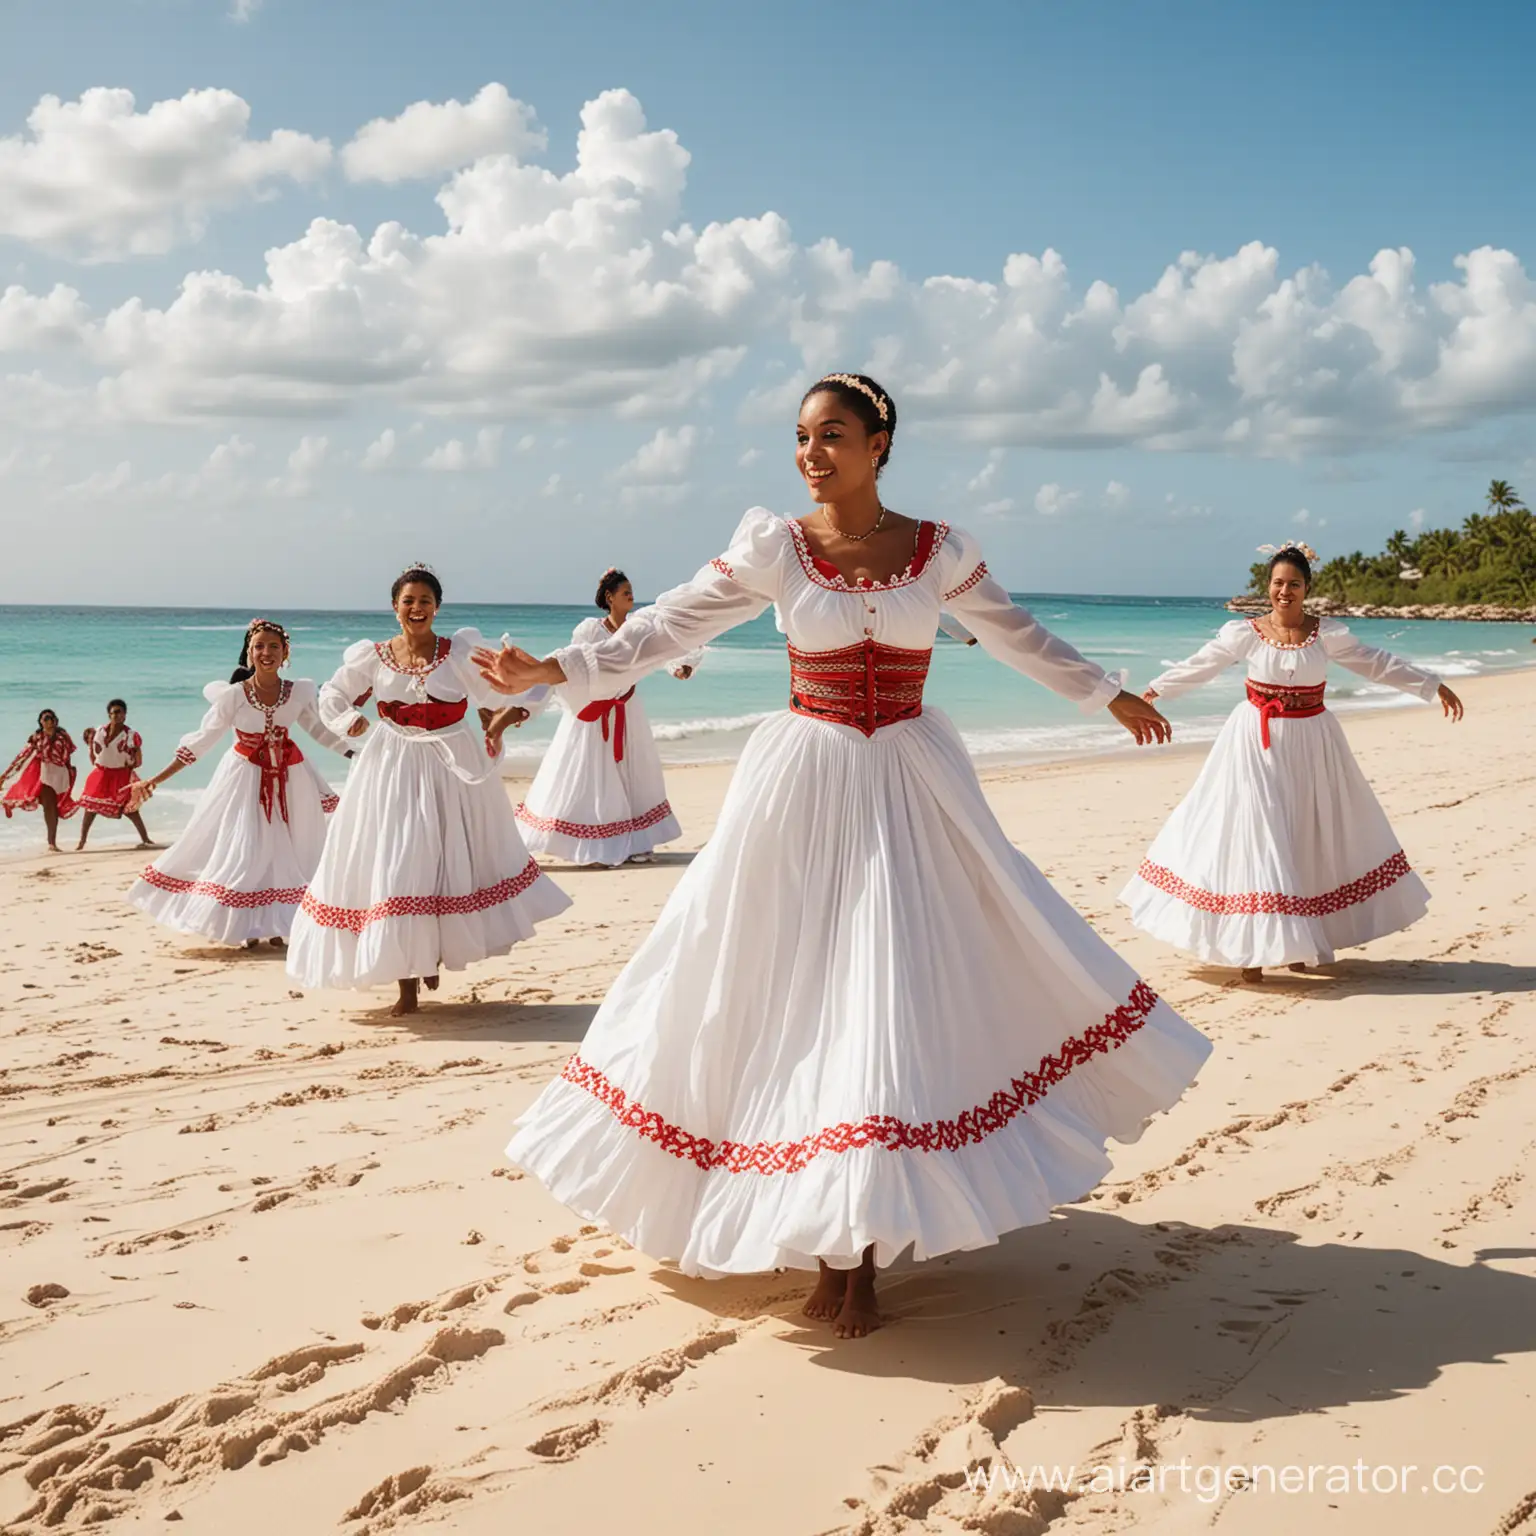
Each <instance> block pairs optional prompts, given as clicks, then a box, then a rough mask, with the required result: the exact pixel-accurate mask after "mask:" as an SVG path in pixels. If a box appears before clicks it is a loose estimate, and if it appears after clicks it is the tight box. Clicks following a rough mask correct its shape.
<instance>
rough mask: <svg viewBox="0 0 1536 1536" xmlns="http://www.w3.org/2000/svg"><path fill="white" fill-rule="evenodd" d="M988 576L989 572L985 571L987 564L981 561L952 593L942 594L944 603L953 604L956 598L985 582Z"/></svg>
mask: <svg viewBox="0 0 1536 1536" xmlns="http://www.w3.org/2000/svg"><path fill="white" fill-rule="evenodd" d="M990 574H991V572H990V571H988V570H987V562H986V561H985V560H983V561H981V562H980V563H979V564H978V565H977V567H976V569H975V570H974V571H972V572H971V574H970V575H969V576H967V577H966V578H965V580H964V581H962V582H961V583H960V585H959V586H958V587H956V588H955V589H954V590H953V591H952V592H946V593H945V594H944V601H945V602H946V603H950V602H953V601H954V600H955V599H956V598H957V597H961V596H963V595H964V594H965V593H967V592H969V591H970V590H971V588H972V587H974V586H975V585H976V584H977V583H978V582H982V581H985V580H986V579H987V577H988V576H989V575H990Z"/></svg>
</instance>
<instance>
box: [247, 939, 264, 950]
mask: <svg viewBox="0 0 1536 1536" xmlns="http://www.w3.org/2000/svg"><path fill="white" fill-rule="evenodd" d="M260 943H261V940H260V939H247V940H246V941H245V947H246V948H247V949H255V948H256V946H257V945H258V944H260Z"/></svg>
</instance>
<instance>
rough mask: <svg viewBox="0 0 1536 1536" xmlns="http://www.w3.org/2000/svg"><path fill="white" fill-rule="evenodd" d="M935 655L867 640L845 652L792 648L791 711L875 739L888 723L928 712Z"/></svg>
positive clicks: (846, 649) (844, 649) (930, 651)
mask: <svg viewBox="0 0 1536 1536" xmlns="http://www.w3.org/2000/svg"><path fill="white" fill-rule="evenodd" d="M932 657H933V651H932V650H931V649H930V650H926V651H903V650H899V649H898V648H897V647H896V646H894V645H877V644H876V643H875V642H874V641H873V640H865V641H864V642H863V643H862V644H860V645H849V646H845V647H844V648H843V649H842V650H840V651H797V650H796V649H795V648H794V646H790V647H789V707H790V709H792V710H793V711H794V712H795V713H796V714H797V715H810V716H811V717H812V718H813V719H816V720H832V721H835V722H836V723H837V724H839V725H851V726H853V727H854V729H855V730H860V731H863V733H864V734H865V735H866V736H873V735H874V734H875V732H876V731H878V730H879V729H880V727H881V726H882V725H894V724H895V723H896V722H897V721H898V720H914V719H916V718H917V716H918V715H920V714H922V712H923V683H924V682H925V681H926V679H927V677H928V663H929V661H930V660H931V659H932Z"/></svg>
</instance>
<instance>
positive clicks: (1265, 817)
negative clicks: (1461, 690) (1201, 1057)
mask: <svg viewBox="0 0 1536 1536" xmlns="http://www.w3.org/2000/svg"><path fill="white" fill-rule="evenodd" d="M1260 553H1261V554H1268V555H1269V556H1270V561H1269V601H1270V611H1269V613H1267V614H1266V615H1265V616H1264V617H1263V618H1255V619H1234V620H1232V622H1231V623H1228V624H1224V625H1223V626H1222V628H1221V631H1220V633H1218V634H1217V636H1216V638H1215V639H1214V640H1212V641H1211V642H1210V644H1208V645H1206V646H1204V647H1202V648H1201V649H1200V650H1199V651H1197V652H1196V653H1195V654H1194V655H1193V656H1191V657H1190V658H1189V660H1188V661H1185V662H1181V663H1180V664H1179V665H1178V666H1176V667H1170V668H1169V669H1168V670H1167V671H1166V672H1164V673H1163V674H1162V676H1161V677H1158V678H1156V679H1154V680H1153V683H1152V685H1151V687H1150V688H1148V689H1147V692H1146V695H1145V697H1146V698H1147V699H1148V700H1149V701H1150V700H1152V699H1157V698H1164V699H1166V698H1177V697H1178V695H1179V694H1181V693H1186V692H1188V691H1189V690H1190V689H1191V688H1194V687H1197V686H1198V685H1199V684H1201V683H1204V682H1209V681H1210V679H1212V678H1213V677H1215V676H1217V675H1218V674H1219V673H1221V672H1223V671H1225V670H1226V668H1228V667H1230V666H1234V665H1236V664H1238V663H1243V664H1244V665H1246V667H1247V671H1248V698H1247V701H1246V702H1244V703H1241V704H1239V705H1238V706H1237V708H1236V709H1235V710H1233V711H1232V714H1231V715H1230V716H1229V717H1228V719H1227V723H1226V724H1225V725H1224V726H1223V727H1222V730H1221V734H1220V735H1219V736H1218V737H1217V738H1216V742H1215V745H1214V746H1213V747H1212V748H1211V752H1210V756H1209V757H1207V758H1206V760H1205V766H1204V767H1203V768H1202V769H1201V770H1200V776H1199V778H1197V779H1196V780H1195V783H1194V787H1193V788H1192V789H1191V790H1190V791H1189V793H1188V794H1187V795H1186V796H1185V797H1184V800H1183V802H1182V803H1181V804H1180V805H1179V806H1178V808H1177V809H1176V810H1175V811H1174V813H1173V815H1172V816H1170V817H1169V818H1168V822H1167V824H1166V825H1165V826H1164V827H1163V830H1162V831H1161V832H1159V833H1158V835H1157V839H1156V841H1155V842H1154V843H1153V844H1152V846H1151V848H1150V849H1149V850H1148V851H1147V856H1146V859H1145V860H1144V861H1143V863H1142V865H1141V868H1140V869H1139V870H1138V871H1137V873H1136V874H1135V875H1134V876H1133V877H1132V879H1131V881H1130V883H1129V884H1128V885H1127V886H1126V887H1125V889H1124V890H1123V891H1122V892H1121V893H1120V899H1121V901H1123V902H1125V904H1126V905H1127V906H1129V907H1130V909H1131V920H1132V921H1133V922H1134V923H1135V924H1136V926H1137V927H1138V928H1144V929H1145V930H1146V931H1147V932H1148V933H1150V934H1152V935H1153V936H1154V937H1156V938H1159V939H1162V940H1163V941H1164V943H1167V944H1171V945H1173V946H1174V948H1176V949H1181V950H1184V951H1185V952H1186V953H1188V954H1192V955H1194V956H1196V957H1197V958H1198V959H1201V960H1204V961H1207V962H1209V963H1211V964H1213V965H1229V966H1235V967H1237V968H1239V969H1241V971H1242V973H1243V979H1244V980H1245V981H1262V980H1263V974H1264V973H1263V967H1264V966H1266V965H1269V966H1278V965H1288V966H1290V968H1291V969H1292V970H1293V971H1301V970H1305V969H1306V967H1307V966H1308V965H1310V964H1326V963H1327V962H1329V961H1330V960H1332V959H1333V957H1334V952H1335V951H1336V950H1339V949H1344V948H1346V947H1349V946H1352V945H1356V944H1365V943H1368V942H1369V941H1370V940H1371V939H1378V938H1380V937H1381V936H1382V935H1383V934H1387V933H1395V932H1396V931H1397V930H1398V929H1399V928H1406V927H1407V926H1408V925H1409V924H1410V923H1413V922H1417V921H1418V919H1419V918H1420V917H1422V916H1423V915H1424V912H1425V909H1426V907H1427V905H1428V902H1429V892H1428V891H1427V890H1426V889H1425V888H1424V882H1423V881H1422V880H1420V879H1419V877H1418V875H1416V874H1415V873H1414V872H1413V870H1411V869H1410V868H1409V867H1408V859H1407V857H1406V855H1405V854H1404V853H1403V850H1402V847H1401V845H1400V844H1399V843H1398V840H1397V837H1396V835H1395V834H1394V833H1393V831H1392V828H1391V825H1390V824H1389V823H1388V821H1387V818H1386V813H1385V812H1384V811H1383V810H1382V808H1381V806H1380V804H1379V803H1378V802H1377V799H1376V796H1375V795H1373V794H1372V793H1371V787H1370V785H1369V784H1367V783H1366V781H1365V775H1364V774H1362V773H1361V772H1360V768H1359V765H1358V764H1357V763H1356V762H1355V758H1354V754H1353V753H1352V752H1351V751H1350V750H1349V742H1348V741H1347V739H1346V738H1345V735H1344V731H1343V728H1342V727H1341V726H1340V725H1339V722H1338V720H1337V719H1336V718H1335V717H1334V716H1333V715H1332V714H1330V713H1329V712H1328V710H1327V708H1326V706H1325V705H1324V703H1323V694H1324V691H1325V689H1326V687H1327V682H1326V678H1327V673H1328V663H1329V662H1330V661H1336V662H1338V664H1339V665H1340V666H1341V667H1347V668H1348V669H1349V670H1350V671H1351V672H1357V673H1359V675H1360V676H1361V677H1365V678H1369V679H1370V681H1371V682H1373V683H1385V684H1386V685H1387V686H1388V687H1390V688H1398V689H1401V690H1402V691H1403V692H1404V693H1411V694H1415V695H1416V696H1417V697H1419V698H1421V699H1424V700H1425V701H1426V702H1433V701H1434V700H1435V699H1437V698H1438V699H1439V701H1440V704H1441V707H1442V708H1443V709H1444V711H1445V713H1446V715H1447V716H1448V717H1449V718H1450V719H1452V720H1459V719H1461V715H1462V706H1461V700H1460V699H1458V698H1457V697H1456V695H1455V694H1454V693H1452V692H1451V690H1450V689H1449V688H1447V687H1446V686H1445V684H1444V683H1442V682H1441V681H1440V679H1439V678H1437V677H1435V676H1433V675H1432V674H1431V673H1429V672H1425V671H1424V670H1423V669H1422V668H1419V667H1415V666H1413V665H1411V664H1410V663H1409V662H1406V661H1404V660H1402V658H1401V657H1398V656H1393V655H1391V654H1390V653H1389V652H1387V651H1379V650H1376V649H1374V648H1373V647H1371V646H1368V645H1365V644H1363V643H1362V642H1361V641H1359V640H1357V639H1356V638H1355V637H1354V636H1353V635H1352V634H1350V632H1349V627H1348V625H1346V624H1343V623H1341V622H1340V621H1339V620H1338V619H1318V618H1310V617H1308V615H1307V613H1306V611H1305V609H1304V608H1303V606H1302V600H1303V599H1304V598H1305V596H1306V594H1307V589H1308V587H1309V586H1310V585H1311V583H1312V565H1311V562H1312V561H1314V560H1315V559H1316V558H1317V556H1316V555H1315V554H1314V553H1313V552H1312V550H1311V549H1309V548H1308V547H1307V546H1306V545H1305V544H1286V545H1283V546H1281V547H1280V548H1278V549H1277V548H1276V547H1275V546H1274V545H1266V546H1265V547H1264V548H1263V549H1262V550H1261V551H1260Z"/></svg>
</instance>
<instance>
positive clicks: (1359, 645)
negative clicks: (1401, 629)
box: [1318, 619, 1440, 704]
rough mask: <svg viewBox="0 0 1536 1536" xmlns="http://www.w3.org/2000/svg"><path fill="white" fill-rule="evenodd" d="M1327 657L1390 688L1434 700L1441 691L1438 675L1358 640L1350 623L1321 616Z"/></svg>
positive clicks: (1428, 701) (1323, 643)
mask: <svg viewBox="0 0 1536 1536" xmlns="http://www.w3.org/2000/svg"><path fill="white" fill-rule="evenodd" d="M1318 640H1319V642H1320V643H1321V644H1322V647H1323V649H1324V650H1325V651H1326V652H1327V653H1328V659H1329V660H1330V661H1336V662H1338V664H1339V665H1340V666H1341V667H1347V668H1348V669H1349V670H1350V671H1351V672H1357V673H1359V675H1360V676H1361V677H1365V678H1369V679H1370V680H1371V681H1372V682H1373V683H1385V684H1386V685H1387V687H1389V688H1396V689H1399V690H1400V691H1401V692H1403V693H1411V694H1414V695H1416V696H1417V697H1418V698H1421V699H1423V700H1424V702H1425V703H1426V704H1433V703H1434V701H1435V696H1436V695H1437V694H1438V693H1439V692H1440V679H1439V678H1438V677H1436V676H1435V674H1434V673H1433V672H1426V671H1425V670H1424V669H1423V668H1422V667H1416V666H1414V664H1413V663H1412V662H1411V661H1404V660H1403V658H1402V657H1401V656H1394V655H1393V654H1392V652H1391V651H1380V650H1377V648H1376V647H1375V646H1374V645H1367V644H1366V643H1365V642H1364V641H1363V640H1357V639H1356V638H1355V637H1354V635H1352V634H1351V633H1350V630H1349V625H1347V624H1344V623H1341V622H1340V621H1339V620H1338V619H1324V620H1323V622H1322V633H1321V634H1320V635H1319V636H1318Z"/></svg>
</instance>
